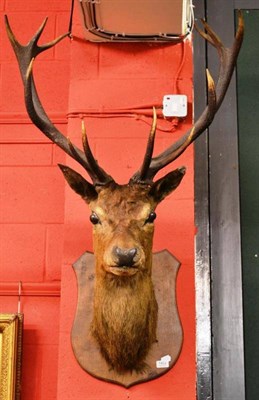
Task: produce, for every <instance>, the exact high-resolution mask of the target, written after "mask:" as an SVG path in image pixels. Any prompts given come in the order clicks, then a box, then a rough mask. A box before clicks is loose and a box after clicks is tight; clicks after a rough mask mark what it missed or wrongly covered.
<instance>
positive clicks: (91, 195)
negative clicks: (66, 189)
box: [58, 164, 98, 203]
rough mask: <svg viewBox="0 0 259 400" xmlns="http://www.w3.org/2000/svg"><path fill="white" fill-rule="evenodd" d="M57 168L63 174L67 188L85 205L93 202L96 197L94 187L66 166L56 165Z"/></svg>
mask: <svg viewBox="0 0 259 400" xmlns="http://www.w3.org/2000/svg"><path fill="white" fill-rule="evenodd" d="M58 166H59V168H60V169H61V171H62V172H63V175H64V177H65V179H66V181H67V183H68V184H69V186H70V187H71V188H72V189H73V190H74V191H75V192H76V193H77V194H79V195H80V196H81V197H82V198H83V199H84V200H85V201H86V202H87V203H90V201H92V200H95V199H96V198H97V196H98V194H97V192H96V190H95V187H94V185H92V184H91V183H89V182H87V180H85V178H83V177H82V176H81V175H80V174H78V172H76V171H74V170H73V169H71V168H69V167H67V166H66V165H62V164H58Z"/></svg>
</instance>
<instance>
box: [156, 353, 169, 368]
mask: <svg viewBox="0 0 259 400" xmlns="http://www.w3.org/2000/svg"><path fill="white" fill-rule="evenodd" d="M171 360H172V358H171V356H169V355H167V356H164V357H162V358H161V359H160V360H158V361H157V362H156V367H157V368H168V367H169V363H170V361H171Z"/></svg>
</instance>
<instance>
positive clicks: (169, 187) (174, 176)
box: [149, 167, 186, 203]
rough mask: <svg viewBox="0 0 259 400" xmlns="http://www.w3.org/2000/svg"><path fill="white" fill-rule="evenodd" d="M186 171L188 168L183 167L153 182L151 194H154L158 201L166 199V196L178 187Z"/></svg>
mask: <svg viewBox="0 0 259 400" xmlns="http://www.w3.org/2000/svg"><path fill="white" fill-rule="evenodd" d="M185 171H186V168H185V167H181V168H178V169H176V170H174V171H172V172H169V174H167V175H165V176H164V177H163V178H161V179H158V181H156V182H154V183H153V185H152V188H151V189H150V192H149V195H150V196H152V197H153V198H154V200H155V201H156V202H157V203H160V201H162V200H164V198H165V197H166V196H168V195H169V194H170V193H171V192H173V191H174V190H175V189H176V188H177V187H178V185H179V184H180V183H181V180H182V179H183V177H184V175H185Z"/></svg>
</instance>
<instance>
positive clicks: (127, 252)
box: [113, 247, 138, 267]
mask: <svg viewBox="0 0 259 400" xmlns="http://www.w3.org/2000/svg"><path fill="white" fill-rule="evenodd" d="M137 251H138V249H136V248H135V247H133V248H132V249H121V248H120V247H114V248H113V254H114V256H115V257H114V258H115V260H116V264H117V265H118V267H131V266H132V265H133V264H134V257H135V255H136V254H137Z"/></svg>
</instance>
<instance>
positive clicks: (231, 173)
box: [194, 0, 259, 400]
mask: <svg viewBox="0 0 259 400" xmlns="http://www.w3.org/2000/svg"><path fill="white" fill-rule="evenodd" d="M237 9H243V15H244V18H245V24H246V30H245V32H246V34H245V41H244V45H243V48H242V51H241V54H240V57H239V61H238V66H237V75H236V76H234V77H233V79H232V83H231V86H230V88H229V91H228V94H227V96H226V98H225V100H224V103H223V104H222V107H221V109H220V112H219V113H218V115H217V117H216V118H215V120H214V122H213V124H212V125H211V126H210V128H209V130H208V134H207V135H206V136H203V137H202V138H201V139H199V142H198V143H197V145H196V149H195V187H196V189H195V192H196V201H195V204H196V225H197V226H198V234H197V240H196V288H197V299H196V308H197V397H198V399H199V400H205V399H206V400H209V399H211V400H212V399H213V400H245V399H246V400H257V399H258V398H259V381H258V378H257V376H258V367H259V346H258V344H257V342H258V337H259V313H258V310H259V254H258V253H259V239H258V237H259V179H258V178H259V151H258V150H259V133H258V130H259V129H258V123H259V111H258V109H259V68H258V67H257V66H258V61H259V40H258V38H259V10H258V9H259V1H258V0H247V1H245V0H233V1H230V0H229V1H227V2H226V1H223V0H217V1H216V0H206V1H205V0H204V1H196V4H195V17H196V19H198V18H200V17H203V18H204V17H205V18H206V20H207V21H208V22H209V24H210V25H211V26H212V27H213V29H214V30H215V31H216V32H217V33H218V34H219V35H220V37H221V38H222V40H223V42H224V43H226V44H227V46H230V45H231V42H232V40H233V35H234V31H235V19H236V18H235V17H236V11H237ZM194 48H195V51H194V62H195V77H194V79H195V82H194V84H195V92H196V93H199V98H197V99H196V100H195V104H196V110H195V115H199V113H200V110H202V108H203V107H204V104H205V103H206V85H205V79H204V68H205V67H206V66H208V67H209V69H210V71H211V72H212V74H213V76H217V68H218V62H217V54H215V52H214V51H213V49H211V48H210V47H209V46H207V45H205V44H204V43H203V41H201V40H200V38H198V37H197V35H196V36H195V39H194ZM243 315H244V316H243ZM243 321H244V325H243ZM244 338H245V339H244ZM244 349H245V350H244Z"/></svg>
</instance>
